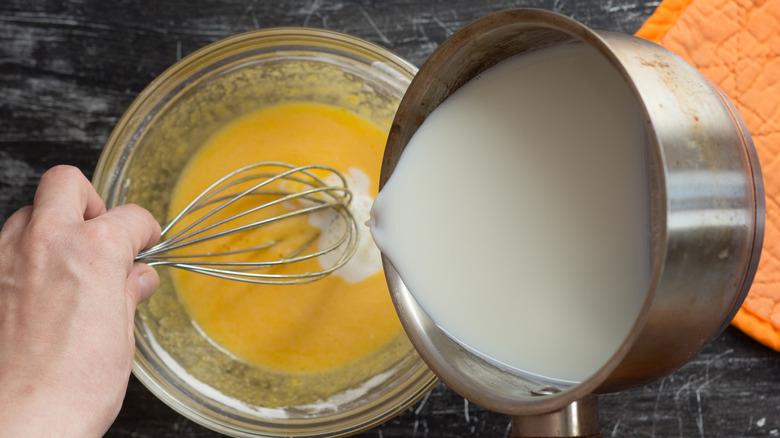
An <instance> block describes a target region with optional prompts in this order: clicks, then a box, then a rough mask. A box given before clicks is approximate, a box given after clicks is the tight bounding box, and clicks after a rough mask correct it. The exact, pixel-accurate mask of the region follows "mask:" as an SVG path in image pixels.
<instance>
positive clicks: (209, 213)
mask: <svg viewBox="0 0 780 438" xmlns="http://www.w3.org/2000/svg"><path fill="white" fill-rule="evenodd" d="M351 200H352V193H351V192H350V191H349V189H348V188H347V181H346V179H345V178H344V175H342V174H341V173H340V172H339V171H337V170H336V169H333V168H331V167H327V166H321V165H307V166H294V165H291V164H287V163H282V162H274V161H268V162H258V163H254V164H250V165H247V166H244V167H241V168H239V169H237V170H235V171H233V172H230V173H229V174H227V175H225V176H224V177H222V178H220V179H219V180H217V181H216V182H214V183H213V184H212V185H210V186H209V187H208V188H206V189H205V190H204V191H203V192H201V193H200V194H199V195H198V196H196V197H195V199H193V200H192V201H191V202H190V203H189V204H188V205H187V206H186V207H185V208H184V209H183V210H182V211H181V212H180V213H179V214H178V215H176V216H175V217H174V218H173V220H171V221H170V222H169V223H168V224H167V225H165V226H164V227H163V230H162V238H161V239H162V240H161V241H160V242H159V243H157V244H156V245H154V246H152V247H150V248H147V249H145V250H143V251H141V252H140V253H139V254H138V257H136V259H135V260H136V261H138V262H143V263H147V264H149V265H159V266H170V267H173V268H179V269H185V270H189V271H192V272H197V273H201V274H206V275H210V276H214V277H219V278H225V279H229V280H238V281H244V282H249V283H258V284H300V283H308V282H312V281H316V280H319V279H321V278H323V277H325V276H327V275H329V274H331V273H332V272H334V271H335V270H337V269H339V268H340V267H342V266H344V265H345V264H346V263H347V262H348V261H349V260H350V258H351V257H352V255H353V254H354V253H355V251H356V249H357V246H358V225H357V222H356V220H355V218H354V216H353V215H352V212H351V211H350V209H349V203H350V202H351ZM239 202H240V203H239ZM229 206H232V209H234V210H235V209H239V210H236V211H229V210H230V209H228V207H229ZM313 214H318V215H320V216H322V215H327V218H328V220H329V221H330V222H331V225H332V226H333V227H335V228H334V229H335V230H336V231H335V233H333V234H332V236H335V238H333V239H331V241H330V242H325V243H323V242H319V243H318V241H319V240H321V239H320V235H321V230H319V231H318V232H317V233H316V234H314V235H313V236H310V237H308V236H307V237H306V238H305V239H304V241H303V242H302V243H301V244H300V245H298V244H296V245H294V246H293V248H292V249H284V248H283V246H284V245H282V243H283V242H282V240H284V239H283V238H281V237H280V236H272V237H269V236H268V235H267V234H268V233H271V234H273V232H274V229H273V228H271V227H273V226H278V224H280V223H283V222H286V221H290V220H293V218H296V217H299V218H300V217H302V216H309V215H313ZM275 224H276V225H275ZM264 227H268V228H269V230H270V231H268V233H257V232H256V231H253V230H258V229H260V228H264ZM293 234H294V233H293ZM297 237H299V238H300V236H297ZM217 239H219V240H217ZM258 239H259V240H260V241H256V240H258ZM208 241H211V244H209V245H211V246H212V247H213V246H214V245H215V244H217V245H219V246H221V247H222V248H220V249H219V250H217V251H210V252H201V253H197V254H193V253H190V252H188V249H189V251H191V250H192V248H196V247H197V245H199V244H202V243H204V242H208ZM287 246H289V242H288V245H287ZM279 248H282V249H279ZM274 251H276V252H274ZM269 253H271V254H273V255H272V256H271V258H270V259H259V258H260V255H266V256H267V255H268V254H269ZM324 255H328V257H327V258H328V259H329V263H328V264H327V266H323V265H321V264H320V263H321V262H318V263H311V262H307V261H309V260H312V259H314V258H318V257H319V258H320V259H319V260H320V261H322V260H323V258H321V256H324ZM312 266H315V267H314V268H312ZM279 267H284V269H283V272H278V271H279V270H278V269H274V268H279ZM268 271H272V272H268ZM273 271H277V272H273Z"/></svg>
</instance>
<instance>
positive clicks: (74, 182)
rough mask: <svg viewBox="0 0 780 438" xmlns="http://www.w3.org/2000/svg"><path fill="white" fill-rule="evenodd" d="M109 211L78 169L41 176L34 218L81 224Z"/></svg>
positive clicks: (59, 168) (67, 168) (57, 168)
mask: <svg viewBox="0 0 780 438" xmlns="http://www.w3.org/2000/svg"><path fill="white" fill-rule="evenodd" d="M105 211H106V207H105V204H104V203H103V200H102V199H100V196H99V195H98V194H97V192H96V191H95V189H94V187H92V184H90V182H89V180H88V179H87V177H85V176H84V174H83V173H81V171H80V170H79V169H78V168H76V167H73V166H55V167H52V168H51V169H49V170H47V171H46V172H45V173H44V174H43V175H42V176H41V181H40V183H39V184H38V189H37V190H36V191H35V198H34V200H33V215H37V214H41V215H48V217H50V218H52V219H54V218H62V219H63V220H66V221H68V222H72V221H79V222H80V221H83V220H89V219H92V218H94V217H97V216H99V215H101V214H103V213H105Z"/></svg>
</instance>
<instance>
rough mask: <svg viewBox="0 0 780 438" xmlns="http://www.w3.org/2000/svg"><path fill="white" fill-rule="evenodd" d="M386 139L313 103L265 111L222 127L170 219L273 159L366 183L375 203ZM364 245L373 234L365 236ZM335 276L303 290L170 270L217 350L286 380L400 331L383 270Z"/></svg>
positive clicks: (180, 190) (377, 345)
mask: <svg viewBox="0 0 780 438" xmlns="http://www.w3.org/2000/svg"><path fill="white" fill-rule="evenodd" d="M386 140H387V132H386V131H384V130H383V129H381V128H380V127H378V126H376V125H375V124H373V123H372V122H370V121H369V120H367V119H364V118H362V117H360V116H358V115H356V114H354V113H351V112H349V111H347V110H345V109H341V108H336V107H331V106H327V105H322V104H315V103H291V104H280V105H277V106H274V107H269V108H266V109H262V110H260V111H257V112H255V113H251V114H248V115H246V116H244V117H242V118H240V119H238V120H236V121H234V122H232V123H231V124H229V125H227V126H225V127H224V128H223V129H222V130H221V131H219V132H217V133H216V134H215V135H214V136H213V137H212V138H211V139H209V141H208V142H207V143H206V144H205V145H204V147H202V148H201V149H200V150H199V151H198V153H197V154H196V155H195V156H193V157H192V158H191V159H190V161H189V163H188V165H187V167H186V169H185V171H184V172H183V174H182V175H181V177H180V179H179V181H178V184H177V187H176V188H175V190H174V193H173V198H172V202H171V206H170V213H173V214H175V213H177V212H178V211H180V210H181V209H182V208H184V206H186V205H187V204H188V203H189V202H190V201H191V200H192V199H193V198H194V197H195V196H197V194H198V193H200V192H201V191H202V190H203V189H204V188H206V187H207V186H208V185H210V184H211V183H212V182H214V181H216V180H217V179H219V178H220V177H222V176H224V175H225V174H227V173H229V172H231V171H233V170H235V169H237V168H239V167H241V166H243V165H246V164H249V163H253V162H257V161H270V160H273V161H283V162H287V163H291V164H295V165H305V164H315V163H316V164H323V165H327V166H331V167H334V168H336V169H338V170H340V171H341V172H343V173H345V174H346V173H353V174H355V173H356V174H359V175H365V176H367V177H368V182H369V184H368V185H367V187H366V188H365V190H366V191H367V193H366V194H367V195H368V196H370V197H371V199H373V198H374V197H375V196H376V192H377V186H378V179H379V168H380V163H381V157H382V153H383V150H384V145H385V142H386ZM350 188H351V189H353V190H354V188H353V187H351V186H350ZM243 202H254V203H259V202H262V200H258V199H252V200H250V201H246V200H245V201H243ZM246 207H247V205H246V204H244V205H243V206H241V205H238V206H236V209H239V210H240V209H242V208H244V209H245V208H246ZM280 208H283V207H280ZM171 216H172V215H171ZM361 226H362V225H361ZM262 232H266V233H269V234H270V235H277V234H278V235H286V236H292V237H295V236H300V238H301V239H303V240H306V239H308V238H309V237H308V236H310V235H312V233H316V232H317V230H316V227H314V226H313V225H311V224H309V223H308V220H307V219H305V218H304V219H301V220H299V221H293V222H285V223H284V224H283V225H281V226H280V227H277V228H272V229H266V230H264V231H262ZM360 238H361V239H367V238H370V236H369V235H368V233H367V232H366V233H361V237H360ZM211 245H213V248H211V249H210V250H213V251H217V250H220V251H224V250H230V249H235V248H232V247H231V245H232V246H236V247H239V246H240V245H241V241H240V240H236V241H235V242H228V243H227V244H226V243H225V240H219V241H214V243H211ZM203 250H204V249H203V248H199V249H198V252H202V251H203ZM280 251H283V250H280ZM353 261H354V262H356V263H360V260H353ZM310 263H315V264H316V263H319V261H318V260H316V259H313V260H311V261H310ZM351 263H352V262H351ZM284 269H285V268H280V270H279V271H277V272H281V273H283V272H285V271H284ZM312 269H315V270H320V269H322V268H321V267H319V268H317V267H316V266H315V267H313V268H312ZM296 271H297V272H300V271H301V268H297V269H296ZM337 274H338V273H336V274H332V275H330V276H328V277H326V278H324V279H322V280H318V281H315V282H313V283H308V284H302V285H256V284H248V283H242V282H237V281H229V280H224V279H218V278H213V277H210V276H205V275H201V274H195V273H190V272H187V271H183V270H177V269H174V270H171V275H172V277H173V281H174V285H175V288H176V290H177V292H178V295H179V298H180V300H181V302H182V304H183V306H184V307H185V309H186V310H187V312H188V313H189V315H190V316H191V318H192V320H193V322H194V323H195V324H196V325H197V326H198V327H199V329H200V330H201V331H202V332H203V333H204V334H205V335H207V336H208V337H209V338H210V339H211V340H212V341H213V342H214V343H215V344H217V345H218V346H219V347H221V348H222V349H223V350H226V351H228V352H229V353H231V354H232V355H234V356H236V357H238V358H240V359H242V360H244V361H246V362H248V363H251V364H253V365H255V366H258V367H263V368H266V369H270V370H274V371H280V372H287V373H317V372H321V371H332V370H334V369H338V368H339V367H343V366H346V365H349V364H351V363H355V362H356V361H359V360H361V358H364V357H367V356H368V355H371V354H373V353H376V352H377V351H379V350H380V349H381V348H383V347H385V346H386V345H388V344H389V343H391V342H392V341H393V340H395V339H397V337H398V336H400V335H401V334H402V333H403V331H402V330H401V325H400V322H399V321H398V318H397V316H396V314H395V311H394V308H393V305H392V302H391V300H390V295H389V293H388V290H387V285H386V283H385V280H384V275H383V273H382V270H381V265H379V266H378V267H377V268H376V270H375V271H373V273H370V275H369V274H367V276H364V277H365V278H362V279H359V280H357V281H355V280H354V278H350V281H347V280H345V278H344V277H342V276H339V275H337Z"/></svg>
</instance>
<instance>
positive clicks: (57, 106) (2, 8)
mask: <svg viewBox="0 0 780 438" xmlns="http://www.w3.org/2000/svg"><path fill="white" fill-rule="evenodd" d="M657 4H658V0H652V1H645V0H606V1H604V0H587V1H574V0H568V1H567V0H549V1H548V0H529V1H483V2H475V1H469V0H453V1H443V0H440V1H427V0H386V1H376V2H371V1H352V0H344V1H328V0H292V1H278V2H277V1H268V2H260V1H248V0H240V1H205V0H135V1H128V0H80V1H71V2H61V1H53V0H52V1H38V0H3V1H2V2H0V221H3V220H4V219H5V218H6V217H7V216H8V215H9V214H10V213H11V212H12V211H14V210H16V209H17V208H19V207H21V206H22V205H25V204H28V203H30V202H31V200H32V196H33V193H34V188H35V185H36V183H37V179H38V177H39V176H40V174H41V173H42V172H43V171H44V170H45V169H46V168H48V167H50V166H52V165H54V164H58V163H68V164H73V165H76V166H78V167H80V168H81V169H82V170H83V171H84V172H85V173H86V174H87V175H88V176H91V174H92V169H94V167H95V164H96V163H97V159H98V156H99V154H100V149H101V147H102V144H103V143H104V142H105V140H106V138H107V137H108V134H109V132H110V130H111V129H112V127H113V125H114V124H115V123H116V122H117V120H118V118H119V117H120V115H121V114H122V111H123V110H124V109H125V108H126V107H127V106H128V105H129V104H130V102H131V101H132V100H133V98H134V97H135V96H136V95H137V94H138V93H139V92H140V91H141V90H142V89H143V88H144V86H145V85H146V84H148V83H149V82H150V81H151V80H152V79H154V78H155V77H156V76H157V75H158V74H160V73H161V72H162V71H163V70H164V69H165V68H166V67H168V66H169V65H171V64H172V63H174V62H175V61H176V60H177V59H179V58H181V57H182V56H184V55H186V54H188V53H190V52H192V51H193V50H195V49H197V48H199V47H201V46H203V45H205V44H208V43H211V42H213V41H215V40H218V39H220V38H223V37H226V36H228V35H231V34H234V33H237V32H241V31H246V30H250V29H255V28H259V27H273V26H312V27H321V28H328V29H334V30H339V31H342V32H347V33H351V34H354V35H356V36H359V37H363V38H366V39H368V40H371V41H374V42H376V43H379V44H381V45H383V46H385V47H388V48H390V49H392V50H393V51H395V52H397V53H399V54H400V55H401V56H403V57H405V58H407V59H408V60H410V61H411V62H413V63H415V64H417V65H420V64H421V63H422V62H423V61H424V60H425V59H426V57H427V56H428V55H429V54H430V53H431V52H432V51H433V49H434V48H436V46H437V45H438V44H440V43H441V42H442V41H443V40H444V39H445V38H446V37H447V36H449V35H450V34H451V33H452V32H453V31H455V30H456V29H458V28H459V27H461V26H462V25H464V24H465V23H468V22H469V21H471V20H473V19H476V18H478V17H480V16H482V15H485V14H487V13H490V12H493V11H497V10H501V9H506V8H511V7H539V8H544V9H551V10H555V11H558V12H561V13H564V14H566V15H569V16H571V17H574V18H576V19H578V20H580V21H582V22H584V23H585V24H587V25H589V26H591V27H593V28H596V29H602V30H612V31H618V32H626V33H632V32H634V31H635V30H636V29H637V28H638V27H639V26H640V25H641V23H642V22H643V21H644V20H645V19H646V18H647V17H648V16H649V15H650V14H651V13H652V11H653V9H654V8H655V6H657ZM0 390H2V388H0ZM600 404H601V428H602V433H603V435H604V436H605V437H772V436H780V354H778V353H775V352H773V351H770V350H768V349H766V348H764V347H762V346H760V345H758V344H757V343H755V342H754V341H752V340H751V339H749V338H747V337H746V336H744V335H743V334H741V333H740V332H738V331H737V330H735V329H733V328H729V329H728V330H726V332H725V333H724V334H722V335H721V336H720V337H719V338H717V339H716V341H715V342H714V343H713V344H711V345H710V346H708V347H707V348H706V349H705V350H704V351H703V352H702V353H701V354H700V355H699V356H698V357H696V358H695V359H694V360H693V361H691V362H690V363H689V364H687V365H686V366H684V367H683V368H681V369H680V370H678V371H677V372H675V373H674V374H672V375H670V376H668V377H666V378H664V379H663V380H661V381H658V382H656V383H653V384H650V385H648V386H645V387H642V388H638V389H634V390H631V391H625V392H622V393H618V394H610V395H605V396H601V397H600ZM508 434H509V419H508V417H506V416H504V415H499V414H494V413H491V412H488V411H486V410H484V409H482V408H480V407H478V406H475V405H473V404H470V403H468V402H467V401H465V400H464V399H462V398H461V397H459V396H458V395H456V394H454V393H453V392H452V391H450V390H449V389H448V388H447V387H446V386H444V385H442V384H439V385H438V386H437V387H436V388H435V389H434V390H433V391H432V392H431V393H429V394H428V395H427V396H426V397H425V398H423V399H422V400H421V401H419V402H418V403H417V404H415V405H414V406H412V407H411V408H409V409H408V410H406V411H405V412H403V413H402V414H400V415H399V416H398V417H396V418H394V419H392V420H390V421H388V422H387V423H385V424H383V425H381V426H379V427H377V428H375V429H373V430H370V431H366V432H364V433H362V434H361V435H360V436H361V437H431V438H434V437H442V438H443V437H484V436H494V437H505V436H508ZM0 435H2V433H1V432H0ZM107 436H109V437H178V436H186V437H204V438H205V437H215V436H217V434H216V433H213V432H211V431H209V430H207V429H205V428H203V427H201V426H199V425H197V424H195V423H193V422H191V421H189V420H187V419H185V418H184V417H182V416H180V415H178V414H177V413H175V412H174V411H172V410H171V409H170V408H168V407H167V406H166V405H164V404H163V403H162V402H160V401H158V400H157V399H156V398H155V397H154V396H152V395H151V394H150V393H149V392H148V391H147V390H146V389H145V388H144V387H143V386H142V385H141V384H140V383H139V382H138V381H137V380H135V379H133V378H131V380H130V384H129V388H128V393H127V397H126V399H125V402H124V406H123V408H122V411H121V413H120V415H119V417H118V418H117V420H116V422H115V424H114V426H113V427H112V428H111V429H110V431H109V432H108V434H107Z"/></svg>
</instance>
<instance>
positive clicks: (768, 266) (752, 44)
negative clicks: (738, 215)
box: [636, 0, 780, 351]
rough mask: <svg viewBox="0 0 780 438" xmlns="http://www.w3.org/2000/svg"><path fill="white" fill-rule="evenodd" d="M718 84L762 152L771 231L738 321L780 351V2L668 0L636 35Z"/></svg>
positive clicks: (763, 0)
mask: <svg viewBox="0 0 780 438" xmlns="http://www.w3.org/2000/svg"><path fill="white" fill-rule="evenodd" d="M636 35H637V36H639V37H642V38H646V39H648V40H650V41H654V42H656V43H658V44H660V45H662V46H664V47H666V48H667V49H669V50H671V51H672V52H674V53H676V54H678V55H680V56H681V57H682V58H684V59H685V60H686V61H688V62H689V63H691V64H692V65H693V66H695V67H696V68H698V69H699V71H700V72H701V73H702V74H704V75H705V76H707V77H708V78H710V80H712V81H713V82H715V83H716V84H718V86H720V88H721V89H722V90H723V91H724V92H725V93H726V94H727V95H728V96H729V97H730V98H731V100H732V101H733V102H734V105H735V106H736V107H737V109H738V110H739V112H740V114H741V115H742V117H743V118H744V119H745V123H746V124H747V126H748V129H749V130H750V134H751V136H752V137H753V141H754V142H755V145H756V149H757V151H758V157H759V161H760V163H761V168H762V171H763V175H764V185H765V190H766V204H767V205H766V214H767V218H766V233H765V236H764V247H763V250H762V253H761V261H760V262H759V265H758V272H757V273H756V278H755V280H754V282H753V286H752V287H751V289H750V292H749V293H748V296H747V298H746V299H745V302H744V304H743V305H742V308H741V309H740V310H739V313H737V316H736V317H735V318H734V321H733V322H732V324H734V325H735V326H736V327H738V328H739V329H740V330H742V331H743V332H745V333H746V334H748V335H749V336H751V337H753V338H754V339H756V340H758V341H759V342H761V343H763V344H765V345H767V346H769V347H771V348H773V349H775V350H778V351H780V172H778V171H777V170H775V166H780V1H777V0H663V2H662V3H661V4H660V5H659V6H658V8H657V9H656V11H655V12H654V14H653V15H652V16H651V17H650V18H649V19H648V20H647V22H645V24H644V25H643V26H642V28H641V29H639V31H638V32H637V33H636Z"/></svg>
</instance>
